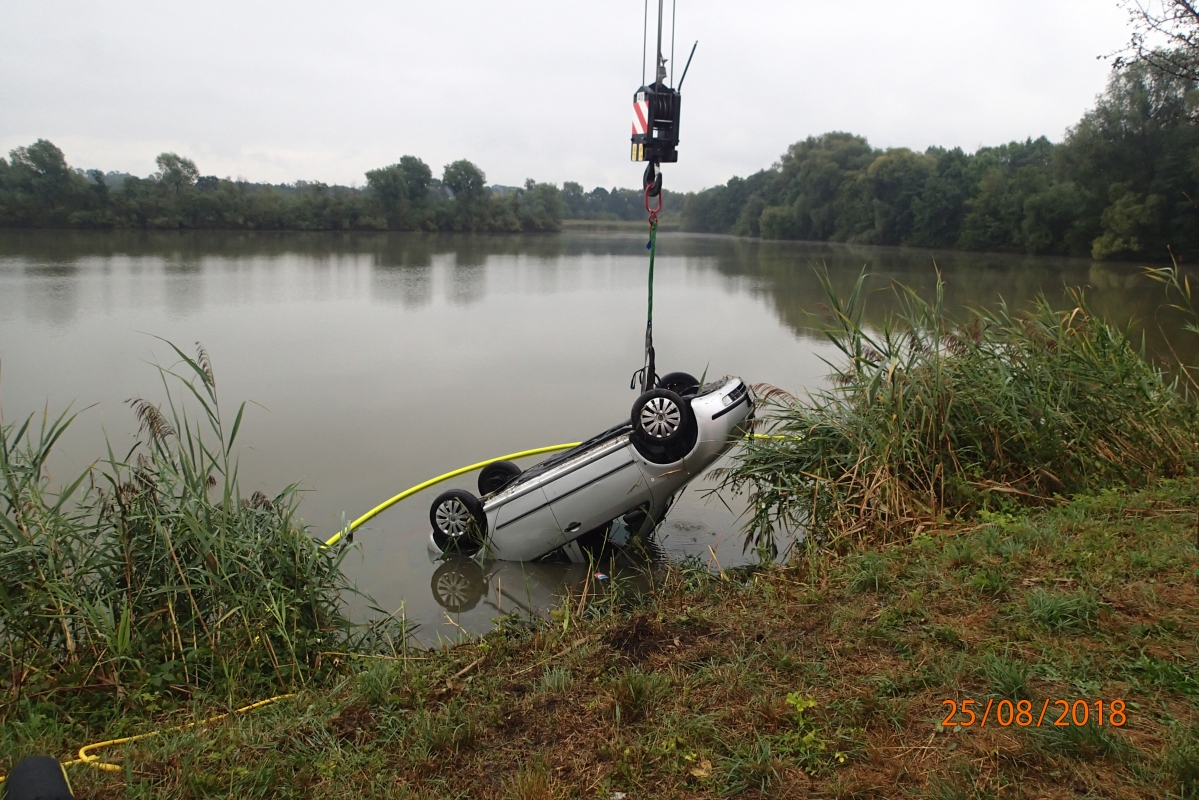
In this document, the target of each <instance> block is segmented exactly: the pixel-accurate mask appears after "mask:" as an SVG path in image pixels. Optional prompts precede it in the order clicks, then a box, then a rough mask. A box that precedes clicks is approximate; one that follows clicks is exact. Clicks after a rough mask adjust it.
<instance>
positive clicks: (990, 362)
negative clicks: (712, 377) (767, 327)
mask: <svg viewBox="0 0 1199 800" xmlns="http://www.w3.org/2000/svg"><path fill="white" fill-rule="evenodd" d="M821 280H822V282H823V285H824V288H825V291H826V294H827V296H828V305H827V314H826V317H825V326H824V328H825V333H826V335H827V336H828V338H829V340H830V341H831V342H832V343H833V345H834V346H835V347H836V349H837V351H838V352H839V354H840V358H839V363H837V364H831V365H830V366H832V368H833V374H832V379H833V386H832V388H829V389H825V390H820V391H816V392H813V393H811V394H810V395H809V396H808V397H806V398H802V399H801V398H797V397H794V396H791V395H789V394H787V393H785V392H783V391H782V390H779V389H776V388H773V387H760V388H759V393H760V394H761V395H762V400H763V404H764V411H765V414H763V415H762V417H763V420H762V422H760V423H759V424H760V425H761V427H763V428H764V429H765V430H766V431H768V432H769V434H771V436H769V437H758V438H756V439H754V440H753V441H752V442H751V443H750V444H749V445H748V446H746V447H744V448H742V449H740V450H739V451H738V453H737V454H736V455H735V460H734V464H733V466H732V467H731V468H729V469H728V470H727V471H725V472H724V473H723V485H724V486H725V487H728V488H732V489H734V490H745V491H747V492H748V494H749V498H750V500H751V510H752V516H751V518H750V519H749V522H748V526H747V541H746V545H747V547H749V546H751V545H752V546H758V547H760V546H762V544H763V542H770V541H772V540H773V538H774V535H775V533H776V532H778V531H780V529H795V528H800V527H807V528H809V529H810V530H811V532H812V534H813V536H812V537H811V540H812V541H816V542H829V541H832V540H837V541H842V540H843V541H845V542H846V543H848V542H850V541H869V542H885V541H890V540H895V539H899V538H903V537H905V536H909V535H911V534H912V533H913V532H915V531H916V530H917V529H918V528H920V526H927V525H929V524H930V523H933V522H935V521H936V520H938V519H945V518H961V517H968V516H970V515H973V514H977V513H978V512H979V511H987V510H990V511H996V510H999V511H1002V510H1004V509H1008V508H1012V507H1014V506H1015V505H1017V504H1028V503H1041V502H1045V501H1047V500H1049V499H1051V498H1053V497H1054V496H1055V495H1061V496H1072V495H1074V494H1077V493H1081V492H1085V491H1093V490H1098V489H1102V488H1104V487H1108V486H1130V485H1131V486H1134V487H1136V486H1143V485H1145V484H1146V483H1147V482H1148V481H1150V480H1151V479H1153V478H1154V477H1169V476H1175V475H1179V474H1181V473H1182V472H1183V471H1184V470H1185V469H1186V467H1187V466H1188V465H1190V464H1191V463H1192V461H1191V459H1192V455H1193V451H1194V444H1193V443H1194V441H1195V433H1196V431H1197V429H1199V425H1197V418H1196V408H1195V406H1194V405H1193V404H1191V403H1190V402H1188V400H1187V398H1186V397H1185V395H1184V392H1183V391H1181V387H1180V386H1179V384H1178V382H1177V380H1176V379H1173V378H1171V377H1170V376H1168V375H1166V374H1165V373H1164V372H1163V371H1162V370H1160V369H1158V368H1157V367H1155V366H1154V365H1152V364H1151V363H1150V362H1149V361H1148V360H1147V358H1146V357H1145V354H1144V351H1143V348H1142V347H1139V346H1137V345H1136V343H1135V342H1134V341H1133V339H1132V338H1131V336H1130V334H1129V332H1128V331H1127V330H1121V329H1117V328H1114V327H1112V326H1111V325H1109V324H1107V323H1105V322H1104V321H1102V320H1100V319H1099V318H1098V317H1096V316H1095V315H1094V314H1092V312H1091V310H1090V309H1089V308H1088V306H1087V303H1086V300H1085V298H1084V296H1083V295H1082V294H1081V293H1076V294H1074V295H1073V299H1074V304H1073V307H1072V308H1067V309H1064V310H1055V309H1054V308H1052V307H1051V306H1050V304H1049V303H1048V301H1047V300H1045V299H1044V298H1041V299H1040V300H1038V301H1037V302H1036V303H1034V304H1033V306H1032V307H1031V308H1029V309H1028V310H1027V311H1025V312H1021V313H1017V312H1015V311H1013V310H1011V309H1009V308H1008V307H1007V306H1005V305H1004V306H1000V308H999V310H998V311H995V312H993V313H991V312H977V313H975V315H974V316H973V318H971V319H969V320H968V321H966V322H964V323H961V324H958V323H955V322H954V321H952V320H951V319H949V318H948V317H947V316H946V313H945V311H944V308H943V286H942V285H941V284H940V282H938V285H937V291H936V296H935V298H934V299H933V300H932V301H931V302H928V301H925V300H923V299H921V298H920V297H918V296H917V295H916V294H915V293H914V292H913V291H912V290H910V289H908V288H906V287H903V286H897V287H896V288H895V292H896V294H897V296H898V301H899V303H898V305H899V307H900V311H899V312H898V315H897V316H896V317H894V318H892V319H890V320H889V321H887V322H886V323H884V324H883V326H882V327H881V329H879V330H877V331H875V330H867V329H866V328H865V327H864V325H863V322H862V319H863V310H864V307H865V288H864V287H865V280H866V276H865V275H864V274H863V275H862V276H860V277H859V279H858V281H857V283H856V284H855V285H854V287H853V289H852V290H851V292H850V293H849V294H848V295H847V296H846V297H845V298H841V297H838V296H837V294H836V293H835V292H834V290H833V289H832V286H831V284H830V282H829V279H828V276H827V274H825V275H822V276H821Z"/></svg>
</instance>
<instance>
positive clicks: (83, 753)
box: [0, 694, 292, 783]
mask: <svg viewBox="0 0 1199 800" xmlns="http://www.w3.org/2000/svg"><path fill="white" fill-rule="evenodd" d="M291 696H292V695H291V694H280V695H276V696H274V697H270V698H267V699H266V700H259V701H258V702H257V703H250V705H248V706H242V707H241V708H238V709H235V710H233V711H231V712H229V713H228V714H217V715H216V716H215V717H209V718H208V719H202V720H198V721H196V722H188V723H185V724H183V725H176V726H174V727H173V728H162V729H161V730H157V731H150V732H149V733H139V734H138V735H136V736H125V737H123V738H120V739H109V740H108V741H105V742H96V743H95V744H89V745H84V746H83V747H81V748H79V758H77V759H75V760H74V761H64V762H62V766H64V767H73V766H75V765H76V764H87V765H88V766H89V767H94V768H96V769H98V770H102V771H103V772H120V771H121V767H120V765H118V764H109V763H106V762H104V761H101V760H100V756H97V755H92V753H91V752H90V751H92V750H99V749H100V748H101V747H111V746H112V745H115V744H125V743H127V742H136V741H138V740H139V739H148V738H150V737H151V736H157V735H158V734H160V733H171V732H173V731H183V730H187V729H188V728H194V727H196V726H197V725H208V724H209V723H212V722H216V721H217V720H222V719H224V718H225V717H228V716H231V715H233V714H244V713H246V712H247V711H253V710H254V709H256V708H262V707H263V706H269V705H270V704H271V703H277V702H278V701H280V700H285V699H287V698H289V697H291ZM6 778H7V776H5V775H0V783H3V782H4V781H5V779H6Z"/></svg>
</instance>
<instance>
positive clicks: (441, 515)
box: [429, 489, 487, 554]
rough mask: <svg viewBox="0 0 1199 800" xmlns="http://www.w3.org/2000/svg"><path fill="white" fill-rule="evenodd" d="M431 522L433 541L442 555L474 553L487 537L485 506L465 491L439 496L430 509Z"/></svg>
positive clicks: (454, 491) (459, 490)
mask: <svg viewBox="0 0 1199 800" xmlns="http://www.w3.org/2000/svg"><path fill="white" fill-rule="evenodd" d="M429 522H430V524H432V525H433V541H434V542H435V543H436V544H437V546H438V547H439V548H441V552H443V553H454V552H457V553H464V554H469V553H474V552H475V551H477V550H478V549H479V548H480V547H481V546H482V545H483V537H484V536H485V535H486V534H487V515H486V514H484V513H483V503H482V502H480V501H479V498H477V497H475V496H474V495H473V494H471V493H470V492H467V491H464V490H462V489H450V490H449V491H448V492H442V493H441V494H440V495H438V496H437V499H436V500H434V501H433V505H432V506H430V507H429Z"/></svg>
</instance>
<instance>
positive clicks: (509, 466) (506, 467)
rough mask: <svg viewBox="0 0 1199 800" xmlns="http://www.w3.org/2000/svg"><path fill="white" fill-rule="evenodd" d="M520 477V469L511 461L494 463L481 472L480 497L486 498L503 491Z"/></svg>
mask: <svg viewBox="0 0 1199 800" xmlns="http://www.w3.org/2000/svg"><path fill="white" fill-rule="evenodd" d="M518 475H520V467H518V466H516V465H515V464H513V463H512V462H511V461H492V462H491V463H490V464H488V465H487V466H485V467H483V469H482V470H480V471H479V496H480V497H486V496H487V495H489V494H494V493H496V492H498V491H499V490H500V489H503V488H504V487H505V486H507V485H508V483H509V482H510V481H511V480H512V479H513V478H515V477H516V476H518Z"/></svg>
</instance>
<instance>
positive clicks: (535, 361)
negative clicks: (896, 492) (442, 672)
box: [0, 232, 1185, 643]
mask: <svg viewBox="0 0 1199 800" xmlns="http://www.w3.org/2000/svg"><path fill="white" fill-rule="evenodd" d="M645 243H646V239H645V237H644V236H642V235H639V234H613V233H596V234H586V233H564V234H561V235H553V236H540V237H519V236H512V237H454V236H432V235H418V234H369V235H356V234H350V235H342V234H328V233H316V234H303V233H295V234H245V233H196V234H124V233H116V234H81V233H69V232H7V233H0V369H2V373H0V376H2V383H0V400H2V403H3V413H4V419H5V420H7V421H12V420H14V419H17V418H18V417H23V416H24V415H25V414H28V413H30V412H32V411H37V410H40V409H42V408H44V407H48V408H49V409H50V410H51V411H58V410H61V409H62V408H65V407H66V406H67V405H73V407H74V408H75V409H85V408H86V410H85V411H84V412H83V413H82V415H81V416H80V418H79V419H78V420H77V421H76V422H75V424H74V426H73V427H72V429H71V431H70V433H69V434H68V436H67V437H66V438H65V440H64V441H63V443H62V444H61V446H60V449H59V452H58V455H57V458H56V460H55V461H54V462H53V469H54V470H55V474H56V476H61V477H63V478H65V477H66V476H67V475H69V474H70V473H72V472H76V471H77V470H79V469H81V468H82V467H84V466H86V464H88V463H90V462H91V461H93V460H94V459H96V458H98V457H100V456H102V455H103V454H104V452H105V443H104V439H105V436H107V437H108V438H109V439H110V440H112V441H113V442H114V444H120V443H124V442H128V441H129V440H130V439H131V437H132V435H133V433H134V431H135V430H136V421H135V419H134V417H133V414H132V411H131V410H130V409H129V407H128V406H127V405H126V404H125V402H124V401H125V400H126V399H128V398H131V397H146V398H149V399H151V400H154V401H156V402H157V401H160V400H161V399H162V397H163V389H162V385H161V383H160V381H159V378H158V375H157V372H156V371H155V370H154V368H153V367H152V364H153V363H159V364H163V365H169V364H171V363H173V361H174V360H175V359H174V358H173V357H172V353H171V351H170V349H169V348H168V346H167V345H166V344H164V343H163V342H162V341H160V340H159V339H157V338H155V337H161V338H162V339H166V340H170V341H172V342H175V343H176V344H178V345H180V347H181V348H182V349H184V350H185V351H190V350H192V349H193V348H194V343H195V342H201V343H203V345H204V346H205V348H207V350H208V351H209V353H210V354H211V357H212V360H213V363H214V366H215V370H216V377H217V385H218V388H219V391H220V394H221V397H222V402H223V403H224V404H226V405H227V406H229V407H235V406H236V404H237V403H239V402H240V401H242V400H251V401H253V402H254V403H255V404H256V405H252V406H250V408H249V410H248V411H247V419H246V421H245V423H244V425H243V432H242V433H241V434H240V435H239V438H240V439H241V442H242V446H243V447H242V450H241V472H242V490H243V492H244V493H245V494H246V495H248V494H249V493H251V492H253V491H255V490H261V491H263V492H264V493H266V494H267V495H271V496H273V495H274V494H275V493H277V492H278V491H279V490H280V489H281V488H283V487H284V486H286V485H287V484H290V483H293V482H296V481H298V482H300V483H301V485H302V486H303V487H304V489H305V490H306V491H305V492H304V499H303V502H302V506H301V510H302V513H303V516H304V518H305V520H306V521H307V523H308V524H309V525H311V526H312V527H313V532H314V534H316V535H321V537H322V538H324V536H325V535H327V534H332V533H334V532H335V531H337V530H338V529H339V527H340V526H341V524H342V521H343V519H353V518H354V517H357V516H358V515H359V514H361V513H363V512H364V511H366V510H367V509H370V508H372V507H374V506H375V505H377V504H378V503H380V502H382V501H383V500H386V499H387V498H389V497H391V496H392V495H394V494H396V493H397V492H399V491H400V490H402V489H405V488H407V487H409V486H412V485H415V484H417V483H420V482H421V481H423V480H426V479H427V478H430V477H432V476H435V475H439V474H442V473H444V472H447V471H449V470H452V469H455V468H457V467H459V466H462V465H465V464H470V463H474V462H477V461H480V460H484V459H486V458H492V457H496V456H499V455H503V454H505V453H511V452H516V451H520V450H524V449H528V448H533V447H539V446H544V445H552V444H557V443H561V442H571V441H579V440H581V439H585V438H588V437H589V436H592V435H594V434H595V433H598V432H599V431H601V430H604V429H606V428H608V427H610V426H612V425H614V424H616V423H618V422H620V421H621V420H622V419H627V417H628V413H629V409H630V407H631V405H632V403H633V400H634V399H635V392H633V391H630V389H629V381H630V376H631V375H632V373H633V371H634V370H636V369H637V368H638V367H640V366H641V361H642V353H641V348H642V345H643V340H644V326H645V311H646V297H645V294H646V267H647V252H646V249H645ZM819 265H827V268H828V269H829V271H830V274H831V276H832V278H833V281H834V283H835V284H836V285H837V286H838V287H840V288H842V289H848V287H849V286H850V285H852V283H853V281H854V279H855V278H856V277H857V275H858V274H859V272H860V271H861V270H862V269H863V268H867V269H869V270H870V271H871V273H872V274H873V275H875V276H877V277H876V278H874V279H873V283H872V285H873V286H877V287H879V288H885V287H886V286H887V282H888V281H889V280H891V279H894V280H897V281H901V282H903V283H906V284H908V285H910V286H913V287H915V288H917V289H919V290H920V291H922V292H924V293H926V294H927V293H929V292H931V290H932V287H933V286H934V285H935V281H936V275H937V270H938V269H939V270H940V273H941V275H942V276H943V278H944V280H945V283H946V298H947V303H948V305H949V306H950V307H951V308H954V309H959V310H960V309H962V308H966V307H974V308H977V307H982V306H991V305H993V304H995V303H996V302H998V300H999V299H1000V298H1003V299H1004V300H1006V301H1007V302H1008V303H1009V304H1010V305H1014V306H1017V307H1018V306H1021V305H1024V304H1026V303H1028V302H1029V301H1030V300H1031V299H1032V298H1033V297H1035V296H1036V295H1037V294H1038V293H1045V294H1046V295H1047V296H1048V297H1049V298H1050V299H1051V300H1053V301H1054V302H1065V301H1064V299H1063V296H1064V294H1065V290H1066V288H1067V287H1075V286H1086V287H1089V288H1088V289H1087V293H1088V297H1089V299H1090V301H1091V303H1092V305H1093V307H1094V308H1095V309H1096V310H1097V311H1099V312H1100V313H1102V314H1103V315H1105V316H1106V317H1108V318H1109V319H1111V320H1113V321H1117V322H1121V323H1125V322H1129V321H1133V322H1134V323H1135V324H1137V325H1138V326H1141V327H1143V329H1144V330H1145V333H1146V336H1147V338H1148V341H1149V346H1150V348H1151V349H1152V350H1155V351H1161V350H1164V349H1165V344H1164V340H1163V338H1162V335H1161V329H1162V327H1167V329H1168V327H1169V326H1167V325H1166V323H1165V322H1162V321H1161V320H1160V319H1159V317H1160V315H1161V313H1160V312H1159V307H1160V305H1161V302H1162V291H1161V288H1160V287H1158V286H1156V285H1155V284H1152V283H1150V282H1148V281H1146V280H1144V279H1142V278H1139V277H1138V273H1137V269H1136V267H1135V266H1133V265H1110V264H1093V263H1091V262H1089V261H1078V260H1060V259H1046V258H1021V257H1010V256H997V255H979V254H962V253H938V252H931V251H921V250H902V249H884V248H865V247H849V246H836V245H825V244H810V243H776V242H758V241H753V240H742V239H732V238H728V237H708V236H691V235H683V234H677V235H676V234H665V235H663V236H661V237H660V240H659V255H658V261H657V267H656V283H655V292H654V303H655V304H654V337H655V344H656V348H657V353H658V367H659V371H660V372H663V373H664V372H669V371H675V370H683V371H687V372H691V373H693V374H695V375H701V374H704V373H706V374H707V375H708V376H709V377H712V376H717V375H725V374H734V375H739V376H741V377H742V378H744V379H745V380H746V381H748V382H751V383H757V382H766V383H771V384H774V385H776V386H779V387H782V388H784V389H786V390H788V391H791V392H802V391H803V390H804V389H805V388H809V387H815V386H818V385H819V384H820V382H821V380H822V376H823V375H824V374H825V372H826V371H827V369H826V367H825V365H824V363H823V362H822V360H821V359H822V357H824V358H831V357H832V353H831V352H830V348H829V346H828V345H827V343H826V342H825V341H824V340H823V337H822V335H821V334H820V333H819V332H818V331H816V330H813V329H812V328H811V327H810V326H811V319H810V318H809V316H808V314H809V313H810V312H813V311H815V310H817V309H818V306H819V304H820V302H821V300H822V298H823V294H822V292H821V288H820V284H819V281H818V279H817V277H816V274H815V268H816V267H817V266H819ZM870 302H871V306H870V311H869V314H868V316H869V318H870V319H872V320H876V321H877V320H881V319H882V318H883V317H884V316H885V314H886V313H887V311H888V309H889V308H891V307H893V305H894V302H893V296H892V295H891V293H890V291H889V290H888V291H879V292H876V293H874V294H872V297H871V301H870ZM1169 322H1170V324H1176V323H1175V322H1174V321H1169ZM1184 355H1185V354H1184ZM535 460H536V459H534V460H533V461H535ZM533 461H527V462H526V463H525V464H524V465H523V466H528V464H530V463H533ZM474 482H475V476H474V475H473V474H472V475H467V476H464V477H462V478H461V479H457V480H456V481H454V482H452V483H450V484H443V485H442V486H440V487H438V488H436V489H431V490H427V491H425V492H423V493H421V494H418V495H416V496H414V497H413V498H411V499H409V500H406V501H404V502H402V503H400V504H399V505H397V506H395V507H393V508H392V509H390V510H388V511H387V512H385V513H383V514H382V515H380V516H379V517H376V518H375V519H374V520H372V521H371V522H370V523H368V524H367V525H366V526H364V528H362V529H360V530H359V532H358V535H357V536H356V541H355V544H354V548H355V549H354V551H353V552H352V553H351V554H350V556H349V558H348V560H347V564H348V571H349V573H350V574H351V576H352V577H353V578H354V580H355V581H356V582H357V583H358V585H359V587H360V588H361V589H363V590H364V591H366V592H368V593H369V594H370V595H371V596H372V597H373V598H374V600H375V601H376V602H377V603H378V605H379V606H380V607H381V608H384V609H386V610H388V611H396V612H397V613H402V614H404V615H405V616H406V617H407V618H408V619H409V620H416V621H418V622H419V623H420V625H421V629H420V633H419V636H420V638H421V639H422V640H423V641H425V642H427V643H432V642H436V641H437V640H438V638H439V637H445V638H454V637H455V636H457V635H458V634H459V632H460V631H461V630H462V629H465V630H467V631H471V632H477V631H481V630H483V629H485V628H486V627H487V626H488V625H489V623H490V621H491V620H492V619H493V618H494V617H496V616H498V614H499V613H500V612H501V611H502V612H507V611H511V610H513V609H514V608H521V607H526V608H537V609H544V608H545V607H547V606H548V605H550V604H552V603H553V602H554V600H555V597H556V595H557V593H559V592H560V591H561V590H562V587H563V586H564V585H568V586H574V587H578V586H579V585H580V584H581V583H582V582H583V581H584V579H585V578H586V576H587V573H588V570H587V569H586V568H585V567H583V566H571V565H565V564H531V565H529V564H526V565H520V564H491V565H485V567H483V568H474V567H470V566H469V565H458V566H457V567H452V569H456V570H457V572H456V574H455V577H456V580H457V581H458V582H459V583H460V584H462V585H463V586H465V585H467V584H469V586H470V587H471V588H470V589H469V591H467V595H469V596H467V597H465V598H464V599H463V598H460V599H459V600H458V601H456V602H454V603H450V604H449V605H448V606H447V604H446V603H445V602H444V600H445V598H444V597H443V598H442V600H443V602H441V603H439V602H438V600H437V597H435V593H434V592H433V591H432V590H431V585H432V584H433V583H435V576H434V572H435V570H437V569H438V567H439V565H438V564H436V563H434V562H433V561H431V559H430V558H429V556H428V554H427V552H426V539H427V536H428V528H429V523H428V505H429V502H430V501H431V500H432V498H433V496H435V495H436V494H437V493H439V492H440V491H442V490H443V489H444V488H447V486H461V487H462V488H467V489H473V487H474ZM706 486H707V487H710V483H708V484H706V485H705V484H704V482H702V481H701V482H699V484H698V485H693V487H691V488H689V489H688V490H687V491H686V492H685V494H684V496H683V497H682V498H681V500H680V501H679V502H678V503H677V504H676V506H675V507H674V509H673V510H672V512H671V514H670V515H669V517H668V518H667V520H666V522H665V523H664V525H663V526H662V528H661V530H660V532H659V536H658V541H657V544H658V546H659V548H660V550H661V551H663V552H664V553H665V555H666V556H668V557H676V558H677V557H682V556H686V555H694V556H698V557H699V558H701V559H702V561H704V562H705V563H713V562H719V563H720V564H722V565H723V566H726V567H727V566H729V565H732V564H737V563H742V562H744V561H747V560H750V559H751V558H752V554H750V555H747V554H744V553H743V552H742V537H741V535H740V533H739V528H738V520H737V517H738V514H739V513H740V510H741V507H740V506H739V505H738V500H737V498H735V497H733V498H729V497H725V498H719V497H713V496H705V493H704V491H703V489H704V488H706ZM438 577H442V576H438ZM471 592H473V594H471ZM401 609H402V611H401ZM363 610H364V609H363Z"/></svg>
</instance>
